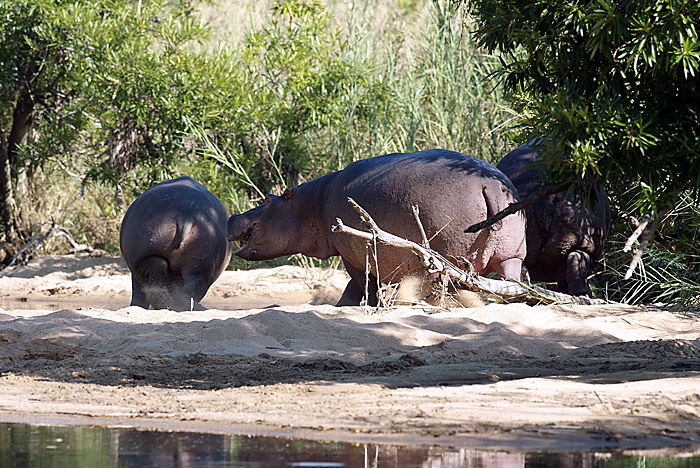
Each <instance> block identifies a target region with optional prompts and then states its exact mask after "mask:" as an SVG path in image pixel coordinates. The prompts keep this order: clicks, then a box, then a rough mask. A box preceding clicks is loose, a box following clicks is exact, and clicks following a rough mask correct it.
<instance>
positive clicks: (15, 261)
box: [0, 221, 106, 273]
mask: <svg viewBox="0 0 700 468" xmlns="http://www.w3.org/2000/svg"><path fill="white" fill-rule="evenodd" d="M46 226H48V227H49V228H48V230H47V231H46V232H44V233H42V231H43V229H44V228H45V227H46ZM53 237H65V238H66V239H67V240H68V242H69V243H70V244H71V247H72V248H71V250H70V252H71V253H78V252H89V253H94V254H99V255H102V254H106V252H104V251H102V250H100V249H94V248H92V247H90V246H89V245H87V244H79V243H77V242H76V241H75V239H73V236H72V235H71V234H70V232H69V231H68V229H66V228H65V227H63V226H61V225H59V224H56V223H55V222H53V221H46V222H44V223H41V225H39V227H38V228H36V230H35V231H34V233H32V237H31V238H30V239H29V241H28V242H27V243H26V244H25V245H24V246H23V247H22V248H21V249H19V251H18V252H17V253H16V254H15V255H14V256H13V257H12V259H11V260H10V263H8V264H7V266H6V267H4V268H3V269H2V270H0V273H2V272H3V271H5V270H6V269H8V268H11V267H13V266H15V265H19V264H22V265H24V264H26V263H27V262H29V260H31V259H32V258H33V257H34V255H35V254H36V252H37V251H38V250H39V249H40V248H41V246H42V245H44V243H45V242H46V241H47V240H49V239H50V238H53ZM25 252H28V253H25Z"/></svg>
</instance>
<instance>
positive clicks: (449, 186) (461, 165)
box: [228, 149, 525, 306]
mask: <svg viewBox="0 0 700 468" xmlns="http://www.w3.org/2000/svg"><path fill="white" fill-rule="evenodd" d="M348 197H351V198H352V199H354V200H355V201H356V202H357V203H358V204H359V205H360V206H361V207H363V208H364V209H365V210H367V212H368V213H369V214H370V215H371V216H372V217H373V219H374V220H375V221H376V222H377V224H378V225H379V227H380V228H381V229H383V230H385V231H387V232H390V233H392V234H395V235H397V236H400V237H403V238H405V239H409V240H412V241H414V242H417V243H421V239H422V236H421V232H420V228H419V226H418V223H417V222H416V221H415V218H414V216H413V214H412V207H413V206H414V205H415V206H418V208H419V211H420V220H421V223H422V225H423V227H424V230H425V232H426V236H427V237H428V238H429V240H430V247H431V248H432V249H433V250H435V251H437V252H439V253H440V254H442V255H443V256H444V257H446V258H447V259H448V260H450V261H452V262H453V263H454V264H455V265H457V266H458V267H461V268H465V267H466V265H465V260H468V261H469V263H471V265H472V266H473V268H474V270H475V271H476V272H477V273H481V274H487V273H489V272H492V271H495V272H496V273H497V274H498V275H500V276H501V277H505V278H514V279H519V278H520V273H521V266H522V262H523V260H524V258H525V217H524V216H523V215H522V213H518V214H514V215H511V216H508V217H506V218H505V219H503V220H502V222H501V223H500V224H499V225H497V226H492V227H491V228H488V229H484V230H482V231H480V232H477V233H474V234H465V233H464V232H463V229H464V225H465V224H470V223H474V222H478V221H482V220H484V219H486V218H487V217H488V216H490V215H492V214H495V213H497V212H498V211H500V210H501V209H503V208H505V207H506V206H507V205H508V204H509V203H512V202H515V201H516V200H517V199H518V194H517V191H516V190H515V188H514V187H513V184H512V183H511V182H510V180H509V179H508V178H507V177H506V176H505V175H504V174H503V173H501V172H500V171H499V170H498V169H496V168H495V167H493V166H492V165H490V164H488V163H486V162H484V161H482V160H480V159H477V158H474V157H471V156H466V155H464V154H461V153H457V152H454V151H449V150H443V149H432V150H426V151H419V152H415V153H394V154H387V155H383V156H377V157H374V158H368V159H363V160H359V161H356V162H354V163H352V164H350V165H348V166H347V167H346V168H345V169H342V170H340V171H336V172H332V173H330V174H326V175H324V176H322V177H319V178H317V179H313V180H310V181H308V182H305V183H303V184H301V185H298V186H296V187H294V188H291V189H287V190H285V191H284V193H283V194H282V195H281V196H277V195H271V194H270V195H267V196H266V197H265V203H264V204H262V205H260V206H257V207H255V208H253V209H251V210H249V211H247V212H245V213H243V214H234V215H233V216H231V217H230V218H229V221H228V239H229V240H230V241H239V242H240V243H241V246H240V248H239V249H238V250H236V252H235V254H236V255H237V256H239V257H241V258H244V259H247V260H267V259H272V258H276V257H279V256H283V255H290V254H295V253H301V254H304V255H307V256H311V257H316V258H320V259H326V258H329V257H331V256H338V255H339V256H340V257H341V258H342V261H343V265H344V266H345V269H346V270H347V272H348V274H349V275H350V278H351V279H350V281H349V282H348V285H347V287H346V288H345V291H344V292H343V294H342V297H341V298H340V300H339V301H338V303H337V305H339V306H342V305H358V304H360V302H361V300H362V298H363V295H364V290H365V264H366V244H367V241H365V240H363V239H361V238H359V237H356V236H351V235H349V234H346V233H339V232H332V230H331V228H332V227H333V225H334V224H336V218H340V219H341V220H342V221H343V223H344V224H345V225H346V226H349V227H354V228H357V229H362V228H363V227H362V223H361V220H360V216H359V214H358V213H357V212H356V211H355V210H354V209H353V208H352V207H351V206H350V204H349V203H348ZM377 259H378V261H377V262H376V263H378V265H379V268H377V267H376V264H375V262H374V261H372V260H371V261H370V264H371V278H370V280H369V289H368V297H367V303H368V304H370V305H376V303H377V297H376V294H377V289H378V288H377V281H376V278H377V277H379V278H380V280H381V281H382V282H384V283H390V282H391V283H396V282H400V280H401V279H402V278H404V277H407V276H416V275H423V276H425V275H426V273H425V271H426V270H425V267H424V266H423V265H422V264H421V263H420V261H419V260H418V259H417V258H416V257H415V255H414V254H413V253H411V252H410V251H408V250H405V249H400V248H397V247H391V246H387V245H383V244H381V243H378V245H377Z"/></svg>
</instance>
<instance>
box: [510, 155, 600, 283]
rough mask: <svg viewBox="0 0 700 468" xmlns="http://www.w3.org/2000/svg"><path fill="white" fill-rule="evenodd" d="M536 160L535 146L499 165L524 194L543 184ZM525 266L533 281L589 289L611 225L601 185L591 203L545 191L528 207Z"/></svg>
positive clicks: (563, 194)
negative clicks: (594, 267) (591, 205)
mask: <svg viewBox="0 0 700 468" xmlns="http://www.w3.org/2000/svg"><path fill="white" fill-rule="evenodd" d="M537 160H538V153H537V150H536V149H535V147H534V146H530V145H529V144H526V145H522V146H520V147H518V148H516V149H514V150H513V151H511V152H510V153H508V154H507V155H506V156H505V157H504V158H503V159H502V160H501V162H499V163H498V166H497V167H498V169H500V170H501V171H503V173H504V174H506V175H507V176H508V177H509V178H510V180H511V181H512V182H513V185H515V187H516V188H517V190H518V193H519V194H520V196H521V197H522V198H523V199H525V198H527V197H528V196H530V194H532V193H533V192H534V191H535V190H537V189H538V188H540V187H541V186H542V183H543V182H542V179H543V177H542V175H543V174H542V172H541V169H540V168H538V167H536V166H535V167H530V165H532V164H533V163H535V162H536V161H537ZM526 214H527V256H526V257H525V267H526V268H527V270H528V273H529V274H530V279H532V280H534V281H556V282H557V283H558V289H559V290H560V291H561V292H565V293H568V294H574V295H583V294H586V295H590V293H591V290H590V288H589V286H588V276H589V275H590V273H591V271H592V269H593V266H594V264H595V262H596V261H598V260H599V259H600V258H601V256H602V255H603V247H604V245H605V240H606V239H607V236H608V229H609V226H610V203H609V201H608V197H607V194H606V193H605V190H604V189H603V188H602V187H598V189H597V191H596V203H595V206H594V207H593V208H591V207H589V206H587V205H586V204H585V203H584V202H583V201H582V200H579V199H577V198H576V197H574V196H567V195H566V194H565V193H557V194H554V195H549V196H547V197H545V198H543V199H541V200H540V201H538V202H537V203H535V204H534V205H531V206H530V207H529V208H527V209H526Z"/></svg>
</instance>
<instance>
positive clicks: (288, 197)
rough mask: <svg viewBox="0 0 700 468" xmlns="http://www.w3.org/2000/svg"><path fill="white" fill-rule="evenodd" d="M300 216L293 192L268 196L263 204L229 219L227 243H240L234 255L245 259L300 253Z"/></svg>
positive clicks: (260, 258)
mask: <svg viewBox="0 0 700 468" xmlns="http://www.w3.org/2000/svg"><path fill="white" fill-rule="evenodd" d="M301 224H302V217H300V216H299V214H298V213H297V210H296V209H295V203H294V201H293V196H292V191H291V190H289V189H287V190H285V192H284V193H283V194H282V195H281V196H277V195H272V194H268V195H266V196H265V203H264V204H262V205H259V206H256V207H255V208H253V209H251V210H248V211H246V212H245V213H242V214H234V215H232V216H231V217H230V218H229V220H228V240H229V241H232V242H239V243H240V247H239V248H238V250H236V251H235V252H234V253H235V254H236V255H237V256H239V257H241V258H244V259H246V260H269V259H272V258H276V257H280V256H282V255H291V254H295V253H299V252H300V251H301V250H300V249H299V237H300V236H302V234H301V233H300V232H301Z"/></svg>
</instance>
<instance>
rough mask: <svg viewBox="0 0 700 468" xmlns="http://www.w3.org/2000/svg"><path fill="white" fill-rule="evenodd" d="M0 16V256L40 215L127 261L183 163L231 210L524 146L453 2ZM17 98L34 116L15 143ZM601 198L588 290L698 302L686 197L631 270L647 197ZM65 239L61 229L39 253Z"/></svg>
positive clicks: (228, 1) (31, 5)
mask: <svg viewBox="0 0 700 468" xmlns="http://www.w3.org/2000/svg"><path fill="white" fill-rule="evenodd" d="M0 10H2V11H0V13H2V20H0V22H2V24H0V31H2V33H0V34H1V35H2V37H0V39H2V42H1V43H2V47H1V48H0V65H1V67H0V71H1V72H2V76H0V80H1V81H0V83H1V84H2V92H1V93H0V135H1V136H2V141H1V143H2V145H1V146H2V148H0V149H2V152H1V153H0V155H1V156H3V157H2V158H0V163H2V164H0V165H1V166H3V167H2V169H3V170H2V174H5V176H3V177H4V178H5V179H7V182H6V183H5V184H4V185H3V187H2V188H3V190H2V196H3V200H2V201H3V207H4V208H2V210H1V212H2V214H3V231H0V233H1V234H2V241H3V242H2V251H0V257H2V258H0V260H2V259H3V258H4V261H5V263H7V261H9V258H10V257H11V256H12V254H14V253H16V252H17V249H18V248H19V247H21V246H22V245H24V244H25V243H26V242H27V241H28V240H29V238H30V235H31V234H32V233H36V232H37V230H38V229H39V228H40V227H41V226H42V223H45V222H47V221H51V222H54V223H56V224H58V225H61V226H63V227H65V228H66V229H67V230H68V231H69V232H70V233H71V234H72V236H73V237H74V238H75V240H76V241H77V242H79V243H82V244H86V245H89V246H91V247H93V248H100V249H103V250H106V251H108V252H110V253H113V254H118V252H119V247H118V238H119V224H120V221H121V217H122V215H123V212H124V210H125V209H126V207H128V205H129V203H130V202H131V201H132V200H133V199H134V198H135V197H136V196H138V194H139V193H141V192H142V191H143V190H145V189H146V188H147V187H149V186H150V185H152V184H154V183H156V182H159V181H161V180H164V179H167V178H172V177H177V176H179V175H190V176H192V177H193V178H195V179H197V180H199V181H200V182H202V183H203V184H204V185H205V186H207V187H208V188H209V189H210V190H211V191H212V192H214V193H215V194H216V195H217V196H218V197H219V198H221V199H222V201H223V202H224V203H225V205H226V206H227V207H228V209H229V211H230V212H232V213H233V212H241V211H244V210H246V209H248V208H250V207H252V206H255V205H256V204H258V202H260V200H261V199H262V197H263V196H264V194H265V193H267V192H273V193H279V192H281V191H282V190H283V189H284V188H285V187H287V186H293V185H297V184H299V183H301V182H303V181H305V180H310V179H312V178H315V177H317V176H319V175H322V174H325V173H327V172H329V171H333V170H337V169H340V168H342V167H344V166H345V165H347V164H348V163H350V162H352V161H354V160H357V159H361V158H366V157H371V156H375V155H379V154H384V153H389V152H395V151H402V152H403V151H415V150H420V149H425V148H432V147H442V148H449V149H453V150H457V151H460V152H463V153H466V154H471V155H474V156H477V157H480V158H482V159H484V160H486V161H489V162H492V163H494V164H495V163H496V162H498V160H500V158H501V157H502V156H503V155H505V154H506V153H507V152H508V151H510V150H511V149H513V148H515V147H516V146H518V145H520V144H521V143H523V142H524V141H526V140H524V139H523V138H524V136H523V134H522V132H521V131H520V130H521V129H519V128H517V127H515V126H514V122H515V121H516V118H517V117H518V115H519V114H518V112H520V111H518V112H516V111H515V110H514V107H513V106H512V105H511V104H510V102H511V101H509V100H507V99H506V96H505V93H504V91H503V87H502V82H500V81H498V80H493V79H489V77H490V76H492V74H493V73H494V72H495V71H496V70H497V69H498V68H499V67H500V66H501V64H502V61H501V59H502V57H500V56H499V55H497V54H496V53H487V52H486V51H485V50H484V49H481V48H479V47H477V46H476V45H475V44H476V38H475V37H474V35H473V32H474V30H475V27H474V22H473V21H472V20H471V19H470V18H469V16H468V15H466V14H465V8H464V7H463V6H459V5H458V6H455V2H450V1H448V0H436V1H432V0H386V1H380V0H354V1H353V0H345V1H340V0H326V1H320V0H308V1H298V0H286V1H285V0H262V1H250V0H240V1H234V0H222V1H221V2H218V3H206V2H201V3H200V2H197V1H195V0H175V1H172V2H166V3H165V4H156V3H154V2H152V1H150V0H139V1H131V0H91V1H63V2H58V1H55V0H18V1H14V0H0ZM22 96H25V97H26V96H29V97H28V98H27V99H26V103H25V107H26V106H27V105H29V106H31V108H32V112H31V121H29V119H27V121H22V125H19V127H20V128H19V130H22V128H24V134H22V135H20V136H22V138H20V139H17V131H18V129H17V127H18V123H17V122H18V120H17V116H18V112H19V111H20V110H21V107H22V106H20V104H21V103H22V102H21V101H22V99H21V98H22ZM20 133H21V132H20ZM3 161H4V162H3ZM5 163H7V164H5ZM2 179H3V178H0V180H2ZM8 186H9V187H10V188H11V190H10V191H8V190H6V188H7V187H8ZM630 189H631V190H634V187H632V188H630ZM609 191H610V192H611V195H612V198H613V205H614V216H613V219H614V220H615V225H614V226H613V228H612V233H611V238H610V240H609V243H608V245H607V249H606V250H607V254H606V257H605V259H604V261H603V262H602V264H601V268H600V271H599V273H597V274H596V277H595V278H594V285H595V286H597V288H596V290H595V291H596V294H597V295H600V296H604V297H607V298H610V299H613V300H621V301H625V302H633V303H634V302H659V301H661V302H664V303H674V304H680V305H684V306H694V305H697V304H698V296H699V294H698V290H699V289H700V258H699V257H700V256H699V255H698V252H697V247H696V246H697V239H698V231H699V230H700V211H699V210H698V208H697V206H696V205H695V204H694V203H693V198H692V197H690V196H688V197H682V198H681V200H680V201H679V202H678V204H677V206H676V208H675V209H674V210H673V211H672V212H670V213H668V215H667V216H666V219H667V221H666V222H664V223H663V224H662V226H661V228H660V230H659V235H657V237H656V240H655V241H654V242H653V243H652V245H650V247H649V248H647V250H646V253H645V256H644V257H643V261H642V264H641V268H639V269H638V270H637V272H636V273H635V275H634V276H633V277H632V278H631V279H630V280H622V279H621V272H623V271H624V268H625V267H626V265H627V263H628V262H629V255H627V254H623V253H622V251H621V246H622V244H623V243H624V241H625V240H626V238H627V236H629V234H630V232H631V230H632V229H631V228H630V224H629V219H630V217H631V216H638V213H637V211H638V209H637V208H638V207H636V206H635V205H634V202H633V201H630V200H631V198H630V197H628V196H625V191H621V190H615V188H614V187H613V188H609ZM7 193H10V194H11V195H13V200H10V202H11V203H10V205H8V204H7ZM13 204H14V205H13ZM8 206H10V207H11V206H15V208H8ZM70 248H71V244H69V243H68V242H67V241H66V240H65V238H64V237H51V238H50V239H49V240H48V241H47V242H45V243H44V244H43V245H42V247H41V253H65V252H67V251H69V249H70ZM280 261H283V262H284V261H293V262H309V260H308V259H302V258H301V257H294V258H292V259H282V260H280ZM233 262H234V266H235V267H239V268H240V267H249V266H251V265H248V264H246V263H244V262H242V261H240V260H233ZM252 266H254V265H252Z"/></svg>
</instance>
